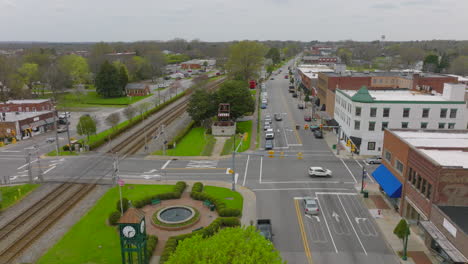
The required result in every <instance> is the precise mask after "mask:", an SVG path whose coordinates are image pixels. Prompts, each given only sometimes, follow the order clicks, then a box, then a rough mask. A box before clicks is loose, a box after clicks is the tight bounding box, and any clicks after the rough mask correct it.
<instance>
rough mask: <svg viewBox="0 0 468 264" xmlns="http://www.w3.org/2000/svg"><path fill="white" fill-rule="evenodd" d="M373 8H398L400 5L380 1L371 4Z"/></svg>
mask: <svg viewBox="0 0 468 264" xmlns="http://www.w3.org/2000/svg"><path fill="white" fill-rule="evenodd" d="M371 7H372V8H377V9H396V8H398V6H396V5H394V4H392V3H379V4H374V5H372V6H371Z"/></svg>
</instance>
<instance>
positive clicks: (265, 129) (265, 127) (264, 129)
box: [263, 122, 271, 131]
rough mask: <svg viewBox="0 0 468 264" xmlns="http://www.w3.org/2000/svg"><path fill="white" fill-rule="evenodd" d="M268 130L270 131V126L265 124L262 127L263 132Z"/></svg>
mask: <svg viewBox="0 0 468 264" xmlns="http://www.w3.org/2000/svg"><path fill="white" fill-rule="evenodd" d="M268 129H271V125H270V123H268V122H265V126H263V131H267V130H268Z"/></svg>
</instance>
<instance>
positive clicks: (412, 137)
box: [390, 129, 468, 169]
mask: <svg viewBox="0 0 468 264" xmlns="http://www.w3.org/2000/svg"><path fill="white" fill-rule="evenodd" d="M390 131H391V132H392V133H393V134H395V135H396V136H398V137H400V138H401V139H403V140H404V141H406V142H407V143H408V144H409V145H410V146H412V147H414V148H416V149H418V151H420V152H421V153H423V154H425V155H426V156H428V157H429V158H431V159H432V160H433V161H435V162H436V163H437V164H439V165H440V166H444V167H462V168H464V169H468V152H467V150H468V130H398V129H391V130H390ZM462 150H465V151H462Z"/></svg>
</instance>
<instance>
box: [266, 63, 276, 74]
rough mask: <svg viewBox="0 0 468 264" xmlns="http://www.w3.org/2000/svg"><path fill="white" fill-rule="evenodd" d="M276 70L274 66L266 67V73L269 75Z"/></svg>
mask: <svg viewBox="0 0 468 264" xmlns="http://www.w3.org/2000/svg"><path fill="white" fill-rule="evenodd" d="M274 70H275V66H273V65H268V66H267V67H266V71H267V72H268V73H269V74H271V73H272V72H273V71H274Z"/></svg>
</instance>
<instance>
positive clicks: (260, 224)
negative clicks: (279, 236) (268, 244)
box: [257, 219, 273, 241]
mask: <svg viewBox="0 0 468 264" xmlns="http://www.w3.org/2000/svg"><path fill="white" fill-rule="evenodd" d="M257 230H258V231H260V234H261V235H262V236H263V237H264V238H266V239H268V240H270V241H272V240H273V232H272V229H271V220H270V219H257Z"/></svg>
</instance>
